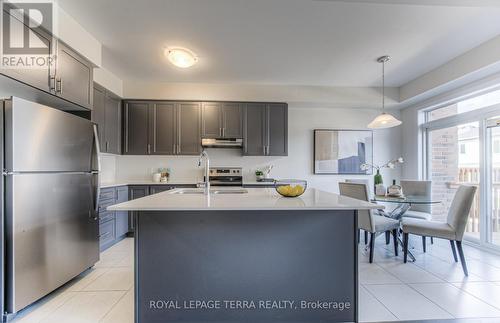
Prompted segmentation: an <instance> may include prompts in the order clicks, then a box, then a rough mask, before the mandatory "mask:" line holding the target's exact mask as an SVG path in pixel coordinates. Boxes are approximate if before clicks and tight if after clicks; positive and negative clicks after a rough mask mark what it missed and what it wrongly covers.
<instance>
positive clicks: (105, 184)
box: [101, 180, 196, 188]
mask: <svg viewBox="0 0 500 323" xmlns="http://www.w3.org/2000/svg"><path fill="white" fill-rule="evenodd" d="M126 185H167V186H168V185H172V186H175V185H196V182H195V181H187V180H186V181H168V182H153V181H148V180H142V181H141V180H117V181H115V182H103V183H101V188H108V187H118V186H126Z"/></svg>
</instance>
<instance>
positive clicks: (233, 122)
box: [222, 103, 243, 138]
mask: <svg viewBox="0 0 500 323" xmlns="http://www.w3.org/2000/svg"><path fill="white" fill-rule="evenodd" d="M222 137H224V138H243V104H242V103H222Z"/></svg>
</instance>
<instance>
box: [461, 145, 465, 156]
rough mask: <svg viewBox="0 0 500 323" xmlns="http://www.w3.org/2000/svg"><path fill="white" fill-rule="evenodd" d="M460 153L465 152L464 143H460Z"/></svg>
mask: <svg viewBox="0 0 500 323" xmlns="http://www.w3.org/2000/svg"><path fill="white" fill-rule="evenodd" d="M460 153H461V154H462V155H464V154H465V153H466V152H465V144H460Z"/></svg>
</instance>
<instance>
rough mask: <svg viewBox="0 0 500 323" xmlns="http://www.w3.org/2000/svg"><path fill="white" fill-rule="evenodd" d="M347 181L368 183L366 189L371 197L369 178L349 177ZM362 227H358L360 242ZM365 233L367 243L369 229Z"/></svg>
mask: <svg viewBox="0 0 500 323" xmlns="http://www.w3.org/2000/svg"><path fill="white" fill-rule="evenodd" d="M345 182H346V183H354V184H364V185H366V190H367V192H368V195H369V197H371V192H370V181H369V180H367V179H362V178H349V179H346V180H345ZM360 230H361V229H358V243H359V239H360V236H361V231H360ZM363 232H364V235H365V245H366V244H367V243H368V231H364V230H363ZM386 243H387V237H386Z"/></svg>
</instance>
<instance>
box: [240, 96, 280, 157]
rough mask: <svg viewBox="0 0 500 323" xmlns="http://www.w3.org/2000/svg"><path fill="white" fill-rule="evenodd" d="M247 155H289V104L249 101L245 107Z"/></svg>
mask: <svg viewBox="0 0 500 323" xmlns="http://www.w3.org/2000/svg"><path fill="white" fill-rule="evenodd" d="M243 154H244V155H247V156H287V155H288V106H287V104H285V103H271V104H267V103H248V104H247V105H246V108H245V121H244V148H243Z"/></svg>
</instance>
